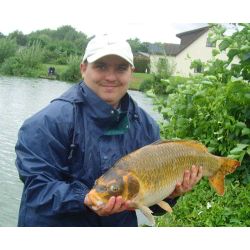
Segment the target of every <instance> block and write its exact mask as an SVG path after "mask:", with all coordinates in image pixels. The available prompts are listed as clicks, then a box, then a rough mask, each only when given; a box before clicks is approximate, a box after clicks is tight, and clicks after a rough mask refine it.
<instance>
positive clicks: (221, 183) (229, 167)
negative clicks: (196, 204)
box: [208, 157, 240, 195]
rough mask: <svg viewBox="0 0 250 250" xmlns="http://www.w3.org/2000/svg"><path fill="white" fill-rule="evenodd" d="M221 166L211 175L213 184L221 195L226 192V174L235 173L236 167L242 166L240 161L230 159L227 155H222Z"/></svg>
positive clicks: (210, 178)
mask: <svg viewBox="0 0 250 250" xmlns="http://www.w3.org/2000/svg"><path fill="white" fill-rule="evenodd" d="M220 162H221V168H220V169H219V170H218V171H217V172H216V173H215V175H213V176H211V177H209V178H208V179H209V182H210V184H211V186H212V187H213V188H214V189H215V191H216V192H217V193H218V194H219V195H224V193H225V176H226V175H227V174H230V173H233V172H234V171H235V169H236V168H237V167H238V166H240V162H239V161H237V160H233V159H229V158H226V157H220Z"/></svg>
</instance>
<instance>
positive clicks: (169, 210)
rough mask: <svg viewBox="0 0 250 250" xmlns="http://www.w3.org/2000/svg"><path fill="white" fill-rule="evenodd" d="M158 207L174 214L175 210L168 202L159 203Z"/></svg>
mask: <svg viewBox="0 0 250 250" xmlns="http://www.w3.org/2000/svg"><path fill="white" fill-rule="evenodd" d="M157 205H158V206H159V207H161V208H162V209H163V210H165V211H166V212H169V213H172V212H173V209H172V207H170V205H169V204H168V203H167V202H166V201H159V202H158V203H157Z"/></svg>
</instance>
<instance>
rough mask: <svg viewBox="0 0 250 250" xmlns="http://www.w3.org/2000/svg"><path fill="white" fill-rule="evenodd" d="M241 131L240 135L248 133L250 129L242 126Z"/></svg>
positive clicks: (249, 133)
mask: <svg viewBox="0 0 250 250" xmlns="http://www.w3.org/2000/svg"><path fill="white" fill-rule="evenodd" d="M241 133H242V135H250V129H249V128H243V129H242V132H241Z"/></svg>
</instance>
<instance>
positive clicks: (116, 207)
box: [113, 196, 124, 212]
mask: <svg viewBox="0 0 250 250" xmlns="http://www.w3.org/2000/svg"><path fill="white" fill-rule="evenodd" d="M123 204H124V201H123V199H122V197H121V196H118V197H116V201H115V205H114V207H113V211H114V212H116V211H119V210H120V209H121V207H122V205H123Z"/></svg>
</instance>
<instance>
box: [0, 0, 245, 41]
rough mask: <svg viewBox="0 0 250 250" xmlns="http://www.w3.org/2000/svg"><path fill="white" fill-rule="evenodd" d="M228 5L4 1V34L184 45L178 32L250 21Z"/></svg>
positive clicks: (180, 0)
mask: <svg viewBox="0 0 250 250" xmlns="http://www.w3.org/2000/svg"><path fill="white" fill-rule="evenodd" d="M241 1H242V2H244V0H237V3H238V4H240V2H241ZM245 2H247V1H245ZM224 3H225V2H224ZM224 3H223V1H220V0H216V1H215V0H210V1H208V2H202V1H201V0H175V1H169V0H143V1H141V0H122V1H121V0H89V1H86V0H81V1H79V0H68V1H62V0H60V1H58V0H40V1H35V0H7V1H6V0H4V1H1V4H0V12H1V14H0V32H1V33H3V34H4V35H8V34H9V33H10V32H13V31H15V30H19V31H22V32H23V33H24V34H29V33H30V32H32V31H36V30H41V29H45V28H50V29H57V28H58V27H61V26H63V25H71V26H72V27H74V28H75V29H76V30H77V31H82V32H83V33H85V34H86V35H87V36H88V37H90V36H93V35H97V34H103V33H114V34H116V35H119V36H120V37H123V38H125V39H129V38H139V39H140V41H141V42H166V43H179V42H180V40H179V38H177V37H176V34H178V33H181V32H185V31H188V30H192V29H196V28H200V27H203V26H206V24H207V23H211V22H219V23H226V22H237V21H247V20H246V18H248V16H249V14H248V13H247V9H248V10H249V8H248V7H246V8H241V11H240V13H238V12H237V6H235V5H231V4H224ZM237 15H238V16H237ZM247 22H249V20H248V21H247Z"/></svg>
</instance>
